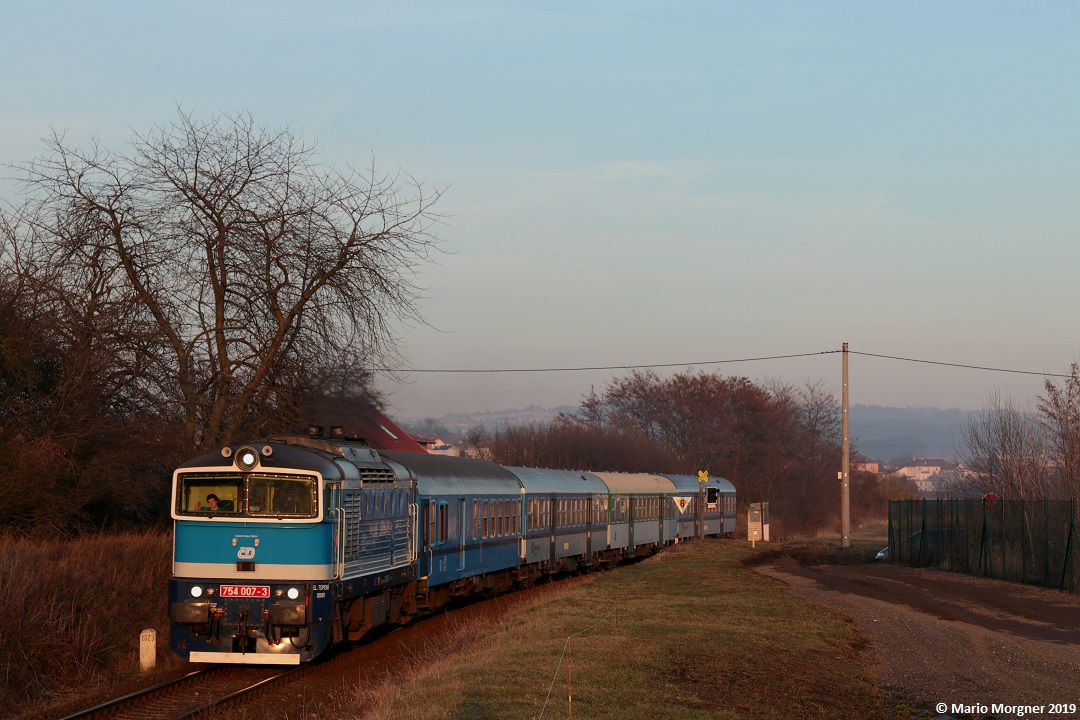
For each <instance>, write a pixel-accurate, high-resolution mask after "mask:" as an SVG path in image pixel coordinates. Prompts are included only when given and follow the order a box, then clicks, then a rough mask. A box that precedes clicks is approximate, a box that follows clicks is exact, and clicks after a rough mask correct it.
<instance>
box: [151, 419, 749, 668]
mask: <svg viewBox="0 0 1080 720" xmlns="http://www.w3.org/2000/svg"><path fill="white" fill-rule="evenodd" d="M691 483H692V484H691ZM699 500H700V501H701V502H702V503H703V504H704V508H703V509H704V512H703V513H699V512H698V505H697V503H698V502H699ZM172 515H173V519H174V525H175V534H174V554H173V577H172V579H171V580H170V584H169V612H170V620H171V627H172V629H171V637H170V643H171V646H172V649H173V651H174V652H176V653H177V654H178V655H180V656H181V657H183V658H185V659H188V660H191V661H192V662H212V663H213V662H216V663H249V664H298V663H301V662H304V661H307V660H311V659H312V658H314V657H316V656H317V655H319V654H320V653H321V652H323V651H324V650H326V648H328V647H330V646H331V645H333V644H335V643H338V642H342V641H344V640H356V639H359V638H360V637H361V636H363V635H364V634H365V633H367V632H368V631H370V630H371V629H372V628H375V627H377V626H380V625H386V624H402V623H406V622H408V621H409V620H411V619H412V618H414V617H416V616H417V615H421V614H424V613H428V612H431V611H432V610H435V609H436V608H438V607H440V606H442V605H444V604H446V603H447V602H449V601H450V600H452V599H453V598H455V597H462V596H467V595H473V594H477V593H498V592H504V591H507V590H510V589H512V588H514V587H524V586H528V585H529V584H531V583H533V582H535V581H536V580H538V579H540V578H541V577H543V576H545V575H551V574H555V573H561V572H573V571H579V570H586V569H591V568H596V567H601V566H614V565H615V564H617V563H618V562H620V561H621V560H623V559H628V558H635V557H640V556H643V555H648V554H651V553H653V552H655V551H656V550H658V549H661V548H663V547H664V546H666V545H669V544H671V543H674V542H676V541H677V540H678V539H680V538H689V537H693V536H696V535H697V534H699V533H700V534H704V535H709V536H716V535H730V534H731V533H733V532H734V530H735V488H734V487H733V486H732V485H731V483H729V482H728V481H726V480H724V479H722V478H709V480H708V482H707V483H705V484H704V485H702V484H700V483H699V482H698V479H697V478H696V477H693V476H687V475H666V476H665V475H651V474H643V473H599V472H597V473H594V472H579V471H568V470H544V469H537V468H516V467H502V466H500V465H497V464H495V463H492V462H487V461H484V460H475V459H470V458H459V457H448V456H442V455H427V454H422V453H407V452H393V451H388V450H375V449H373V448H370V447H367V446H366V445H364V444H363V443H362V442H359V441H351V440H337V439H335V440H332V441H331V440H329V439H324V438H310V437H291V436H290V437H276V438H271V439H268V440H262V441H259V442H257V443H249V444H244V445H236V446H230V447H225V448H222V449H221V450H220V451H217V452H212V453H208V454H206V455H202V456H200V457H197V458H194V459H192V460H189V461H188V462H186V463H184V464H183V465H181V466H180V467H179V468H177V470H176V472H175V473H174V476H173V510H172Z"/></svg>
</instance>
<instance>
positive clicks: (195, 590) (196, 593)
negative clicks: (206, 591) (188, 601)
mask: <svg viewBox="0 0 1080 720" xmlns="http://www.w3.org/2000/svg"><path fill="white" fill-rule="evenodd" d="M191 597H193V598H197V597H202V587H200V586H199V585H192V586H191Z"/></svg>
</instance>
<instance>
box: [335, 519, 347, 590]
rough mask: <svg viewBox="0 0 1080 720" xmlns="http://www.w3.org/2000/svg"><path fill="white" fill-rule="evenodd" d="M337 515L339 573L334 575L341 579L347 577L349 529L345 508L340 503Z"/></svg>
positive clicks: (337, 568) (336, 570)
mask: <svg viewBox="0 0 1080 720" xmlns="http://www.w3.org/2000/svg"><path fill="white" fill-rule="evenodd" d="M335 515H337V521H338V560H337V567H336V568H335V572H336V573H337V574H336V575H334V579H335V580H339V579H341V578H343V577H345V534H346V532H347V531H348V528H347V527H346V523H345V508H343V507H341V506H340V505H338V508H337V510H336V511H335Z"/></svg>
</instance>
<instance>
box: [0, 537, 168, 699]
mask: <svg viewBox="0 0 1080 720" xmlns="http://www.w3.org/2000/svg"><path fill="white" fill-rule="evenodd" d="M171 552H172V543H171V539H170V536H169V535H167V534H165V533H161V532H156V533H126V534H120V535H95V536H88V537H85V538H81V539H79V540H73V541H60V540H57V541H33V540H27V539H13V538H9V537H0V598H2V599H3V603H2V607H3V609H4V611H3V612H2V613H0V637H3V638H4V643H3V651H2V653H0V706H2V707H6V708H13V709H17V708H19V707H26V706H31V705H41V704H44V703H48V702H50V701H55V700H57V699H60V698H63V697H65V696H67V695H69V694H70V693H71V692H72V691H73V688H74V689H80V690H85V688H86V687H88V686H93V685H99V684H108V683H111V682H114V681H115V680H116V679H117V678H120V677H123V676H126V675H130V674H133V673H137V672H138V652H139V647H138V643H139V633H140V632H141V631H142V630H143V629H146V628H153V629H155V630H157V632H158V657H159V659H161V658H168V657H170V654H169V653H168V650H167V648H168V612H167V608H166V604H167V592H168V579H169V574H170V571H171ZM166 662H167V661H166Z"/></svg>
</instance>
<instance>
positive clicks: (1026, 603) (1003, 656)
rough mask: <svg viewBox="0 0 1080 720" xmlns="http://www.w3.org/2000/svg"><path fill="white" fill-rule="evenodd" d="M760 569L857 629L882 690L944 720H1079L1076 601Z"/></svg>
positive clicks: (858, 575)
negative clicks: (1027, 708) (1034, 718)
mask: <svg viewBox="0 0 1080 720" xmlns="http://www.w3.org/2000/svg"><path fill="white" fill-rule="evenodd" d="M757 569H758V571H759V572H761V573H763V574H765V575H768V576H770V577H773V578H775V579H777V580H779V581H782V582H784V583H786V584H787V585H788V587H789V588H791V590H792V591H793V592H795V593H796V594H798V595H799V596H801V597H804V598H806V599H808V600H810V601H812V602H815V603H818V604H821V605H825V606H827V607H830V608H834V609H836V610H838V611H840V612H842V613H843V614H844V615H847V616H848V617H850V618H851V619H852V620H854V621H855V623H856V624H857V625H858V626H859V628H860V630H861V631H862V632H863V634H864V635H865V636H866V638H867V639H868V640H869V642H870V651H871V652H872V654H873V657H874V665H873V671H874V673H875V676H876V678H877V680H878V683H879V684H880V685H882V686H884V687H888V688H891V689H895V690H896V691H897V692H899V693H900V694H901V695H903V696H904V697H905V698H908V699H909V700H911V701H914V702H917V703H918V704H919V705H920V706H923V707H926V708H928V709H929V710H930V711H931V713H932V714H936V716H938V717H955V716H963V717H1002V718H1005V717H1021V716H1022V717H1030V716H1031V715H1032V714H1036V713H1034V712H1024V713H1023V714H1021V712H1022V711H1020V710H1017V709H1012V710H1001V709H998V710H997V711H996V712H995V709H994V707H993V706H994V704H995V703H998V704H1002V705H1012V706H1015V705H1021V706H1023V705H1034V706H1041V707H1042V710H1041V714H1042V715H1049V716H1051V717H1055V716H1056V717H1080V712H1078V710H1080V597H1078V596H1076V595H1071V594H1068V593H1062V592H1058V591H1055V590H1046V589H1043V588H1035V587H1029V586H1024V585H1018V584H1013V583H1005V582H1000V581H994V580H988V579H985V578H976V577H969V576H966V575H960V574H956V573H948V572H941V571H935V570H923V569H914V568H908V567H903V566H899V565H891V564H881V565H876V564H875V565H848V566H818V567H798V566H796V565H794V563H793V562H792V563H790V564H780V565H774V566H772V567H760V568H757ZM942 704H944V706H945V708H944V710H943V709H942ZM1054 704H1064V705H1065V707H1064V708H1054V707H1053V705H1054ZM1070 704H1071V705H1072V706H1073V707H1072V708H1069V707H1068V706H1069V705H1070ZM956 706H965V707H963V708H959V707H956ZM1055 709H1060V710H1062V711H1063V712H1059V713H1053V714H1052V711H1053V710H1055Z"/></svg>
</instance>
